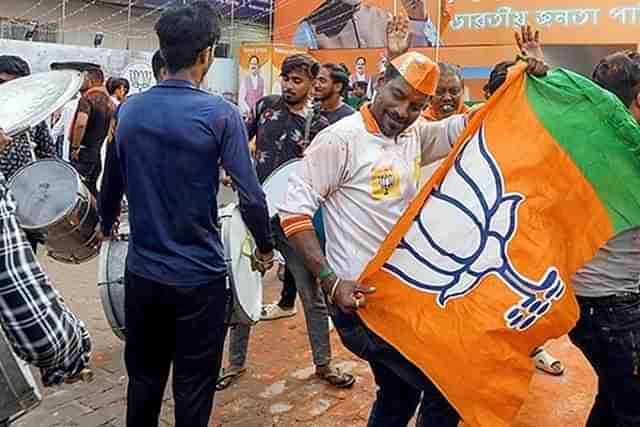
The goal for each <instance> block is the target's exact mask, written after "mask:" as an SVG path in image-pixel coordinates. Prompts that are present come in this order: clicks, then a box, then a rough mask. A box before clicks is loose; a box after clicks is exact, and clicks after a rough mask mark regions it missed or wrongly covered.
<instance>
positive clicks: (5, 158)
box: [0, 55, 56, 252]
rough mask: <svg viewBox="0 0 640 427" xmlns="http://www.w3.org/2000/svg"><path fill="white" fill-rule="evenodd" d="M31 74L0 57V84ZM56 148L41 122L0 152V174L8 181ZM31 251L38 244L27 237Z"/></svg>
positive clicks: (20, 63)
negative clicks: (23, 168) (20, 170)
mask: <svg viewBox="0 0 640 427" xmlns="http://www.w3.org/2000/svg"><path fill="white" fill-rule="evenodd" d="M29 74H31V69H30V68H29V64H27V62H26V61H25V60H24V59H22V58H20V57H17V56H9V55H2V56H0V84H2V83H6V82H8V81H11V80H15V79H17V78H20V77H25V76H28V75H29ZM55 155H56V147H55V144H54V141H53V138H52V137H51V133H50V132H49V127H48V126H47V123H46V122H44V121H42V122H40V123H39V124H38V125H36V126H35V127H34V128H32V129H30V130H29V131H27V132H24V133H22V134H21V135H19V136H18V137H16V138H15V141H14V142H13V143H12V144H11V145H9V146H8V147H6V148H4V149H2V150H1V151H0V172H1V173H2V174H3V175H4V177H5V179H7V180H9V179H11V177H12V176H13V175H15V173H16V172H17V171H18V170H19V169H20V168H22V167H23V166H26V165H28V164H29V163H31V162H33V161H34V160H37V159H44V158H48V157H55ZM27 238H28V240H29V243H30V244H31V247H32V248H33V251H34V252H35V251H36V247H37V245H38V242H37V240H36V239H35V238H33V237H32V236H27Z"/></svg>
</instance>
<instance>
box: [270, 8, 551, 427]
mask: <svg viewBox="0 0 640 427" xmlns="http://www.w3.org/2000/svg"><path fill="white" fill-rule="evenodd" d="M402 21H403V20H402V18H394V22H393V23H392V24H391V27H392V28H391V29H390V30H389V29H388V31H387V34H388V38H389V42H391V41H393V40H392V38H391V37H390V36H389V34H390V33H391V34H395V35H396V36H397V37H398V38H399V39H402V40H400V42H401V43H400V42H399V44H398V45H403V46H408V42H407V40H406V38H407V30H406V26H407V25H406V22H402ZM394 25H395V26H396V27H397V28H396V29H395V30H394V29H393V27H394ZM402 27H404V30H401V29H398V28H402ZM402 33H404V37H401V34H402ZM393 39H395V37H393ZM395 41H398V40H395ZM394 44H395V43H388V46H392V45H394ZM389 50H390V55H389V56H390V58H394V57H395V59H393V60H392V61H391V63H390V64H389V66H388V67H387V69H386V71H385V75H384V83H383V85H382V86H381V88H380V91H379V92H378V95H377V96H376V98H375V100H374V101H373V103H372V104H370V105H367V106H363V107H362V108H361V109H360V112H358V113H356V114H353V115H351V116H349V117H346V118H344V119H342V120H341V121H340V122H338V123H336V124H335V125H333V126H330V127H328V128H327V129H325V130H324V131H322V132H321V133H320V134H318V136H317V137H316V139H315V140H314V142H313V144H312V145H311V147H309V149H308V150H307V151H306V152H305V157H304V158H303V160H302V162H301V164H300V167H299V168H298V169H297V171H296V172H295V173H294V174H293V176H292V177H291V178H290V179H289V187H288V190H287V193H286V195H285V199H284V201H283V203H282V204H281V206H279V215H280V219H281V223H282V227H283V229H284V232H285V234H286V236H287V238H288V239H289V242H290V244H291V246H292V247H293V248H294V249H295V250H296V251H297V252H298V253H299V254H301V255H302V256H303V258H304V260H305V263H306V265H307V268H308V269H309V271H310V272H311V273H312V274H313V275H315V277H316V278H317V280H318V282H319V284H320V286H321V287H322V289H323V290H324V291H325V294H326V295H327V299H328V301H329V304H328V307H329V311H330V313H331V316H332V318H333V321H334V324H335V327H336V329H337V330H338V332H339V333H340V337H341V339H342V342H343V344H344V345H345V346H346V347H347V348H348V349H349V350H351V351H352V352H353V353H354V354H356V355H357V356H359V357H361V358H362V359H364V360H366V361H368V362H369V364H370V366H371V369H372V371H373V374H374V377H375V381H376V385H377V386H378V392H377V398H376V400H375V402H374V405H373V408H372V410H371V414H370V417H369V422H368V427H388V426H406V425H407V423H408V422H409V420H410V419H411V418H412V417H413V415H414V413H415V411H416V408H417V406H418V404H419V403H420V400H422V405H421V407H420V411H419V413H418V420H417V422H416V426H417V427H423V426H429V427H457V426H458V422H459V420H460V417H459V415H458V413H457V412H456V410H455V409H454V408H453V407H452V406H451V405H450V404H449V402H448V401H447V399H446V398H445V397H444V396H443V395H442V393H441V392H440V391H439V390H438V389H437V388H436V386H435V385H434V384H433V383H432V382H431V381H430V379H429V378H428V377H427V376H426V375H425V374H424V373H423V372H422V371H420V370H419V369H418V368H416V366H415V365H413V364H412V363H411V362H409V361H408V360H407V359H406V358H404V356H402V355H401V354H400V353H399V352H398V351H397V350H396V349H395V348H393V347H392V346H391V345H389V344H388V343H386V342H385V341H384V340H383V339H382V338H380V337H379V336H377V335H376V334H375V333H374V332H373V331H371V330H370V329H369V328H367V327H366V326H365V325H364V323H363V322H362V321H361V320H360V318H359V317H358V315H357V310H358V309H360V308H362V307H364V306H365V305H366V295H367V294H370V293H372V292H375V289H373V288H369V287H365V286H363V285H361V284H360V283H358V282H357V280H358V279H359V277H360V275H361V273H362V271H363V270H364V268H365V267H366V265H367V264H368V262H369V261H370V260H371V259H372V258H373V257H374V256H375V254H376V253H377V251H378V249H379V247H380V245H381V244H382V242H383V241H384V239H385V238H386V236H387V235H388V233H389V232H390V231H391V229H392V228H393V226H394V225H395V224H396V222H397V221H398V220H399V218H400V217H401V215H402V214H403V213H404V211H405V210H406V208H407V207H408V206H409V204H410V203H411V201H412V200H413V199H414V198H415V196H416V195H417V192H418V183H419V181H420V169H421V167H422V166H426V165H429V164H431V163H433V162H435V161H438V160H439V159H441V158H443V157H445V156H447V155H448V154H449V152H450V150H451V147H452V146H453V144H454V143H455V142H456V140H457V139H458V137H459V136H460V135H461V133H462V131H463V129H464V127H465V125H466V116H463V115H454V116H452V117H450V118H448V119H445V120H442V121H439V122H427V121H426V120H425V119H424V118H422V117H420V115H421V113H422V111H423V110H424V109H425V108H426V106H427V104H428V102H429V99H430V97H431V96H433V94H434V93H435V90H436V87H437V85H438V78H439V70H438V66H437V64H436V63H434V62H433V61H431V60H430V59H429V58H427V57H426V56H424V55H422V54H420V53H417V52H408V53H405V54H402V55H400V56H397V57H396V55H393V52H397V51H398V50H395V49H391V47H390V49H389ZM400 52H402V50H400ZM538 66H539V65H538V64H533V68H531V67H530V70H531V71H533V72H534V73H537V72H538V71H539V68H537V67H538ZM320 206H322V209H323V220H324V227H325V232H326V245H325V251H326V257H325V255H324V252H325V251H323V249H322V247H321V245H320V243H319V242H318V238H317V237H316V234H315V231H314V229H313V225H312V217H313V214H314V213H315V212H316V211H317V210H318V208H319V207H320Z"/></svg>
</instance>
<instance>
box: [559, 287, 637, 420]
mask: <svg viewBox="0 0 640 427" xmlns="http://www.w3.org/2000/svg"><path fill="white" fill-rule="evenodd" d="M578 304H579V305H580V320H579V321H578V324H577V325H576V327H575V328H574V329H573V330H572V331H571V332H570V333H569V337H570V338H571V341H572V342H573V343H574V344H575V345H576V347H578V348H579V349H580V350H582V353H583V354H584V355H585V357H586V358H587V359H588V360H589V363H591V366H592V367H593V370H594V371H596V374H597V375H598V394H597V395H596V401H595V403H594V405H593V408H592V409H591V413H590V414H589V420H588V421H587V427H637V426H640V294H627V295H620V296H611V297H602V298H583V297H578Z"/></svg>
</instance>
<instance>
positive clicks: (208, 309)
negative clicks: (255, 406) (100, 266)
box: [124, 271, 229, 427]
mask: <svg viewBox="0 0 640 427" xmlns="http://www.w3.org/2000/svg"><path fill="white" fill-rule="evenodd" d="M125 284H126V285H125V286H126V298H125V316H126V319H127V332H126V334H127V341H126V344H125V350H124V358H125V364H126V367H127V373H128V375H129V385H128V388H127V426H128V427H157V426H158V417H159V415H160V407H161V405H162V398H163V394H164V389H165V386H166V383H167V379H168V377H169V368H170V366H171V363H172V362H173V396H174V401H175V417H176V424H175V425H176V427H206V426H207V425H208V423H209V418H210V416H211V410H212V408H213V398H214V393H215V384H216V378H217V377H218V372H219V370H220V365H221V363H222V353H223V346H224V339H225V336H226V333H227V326H226V322H225V320H226V309H227V303H228V299H229V298H228V292H227V290H226V287H225V280H224V278H222V279H219V280H217V281H215V282H213V283H211V284H209V285H206V286H200V287H195V288H177V287H173V286H168V285H164V284H162V283H158V282H154V281H151V280H147V279H145V278H142V277H140V276H136V275H135V274H132V273H130V272H129V271H126V273H125Z"/></svg>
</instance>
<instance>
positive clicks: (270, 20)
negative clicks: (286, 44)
mask: <svg viewBox="0 0 640 427" xmlns="http://www.w3.org/2000/svg"><path fill="white" fill-rule="evenodd" d="M274 1H276V0H270V1H269V39H270V40H271V43H272V44H273V2H274Z"/></svg>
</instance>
